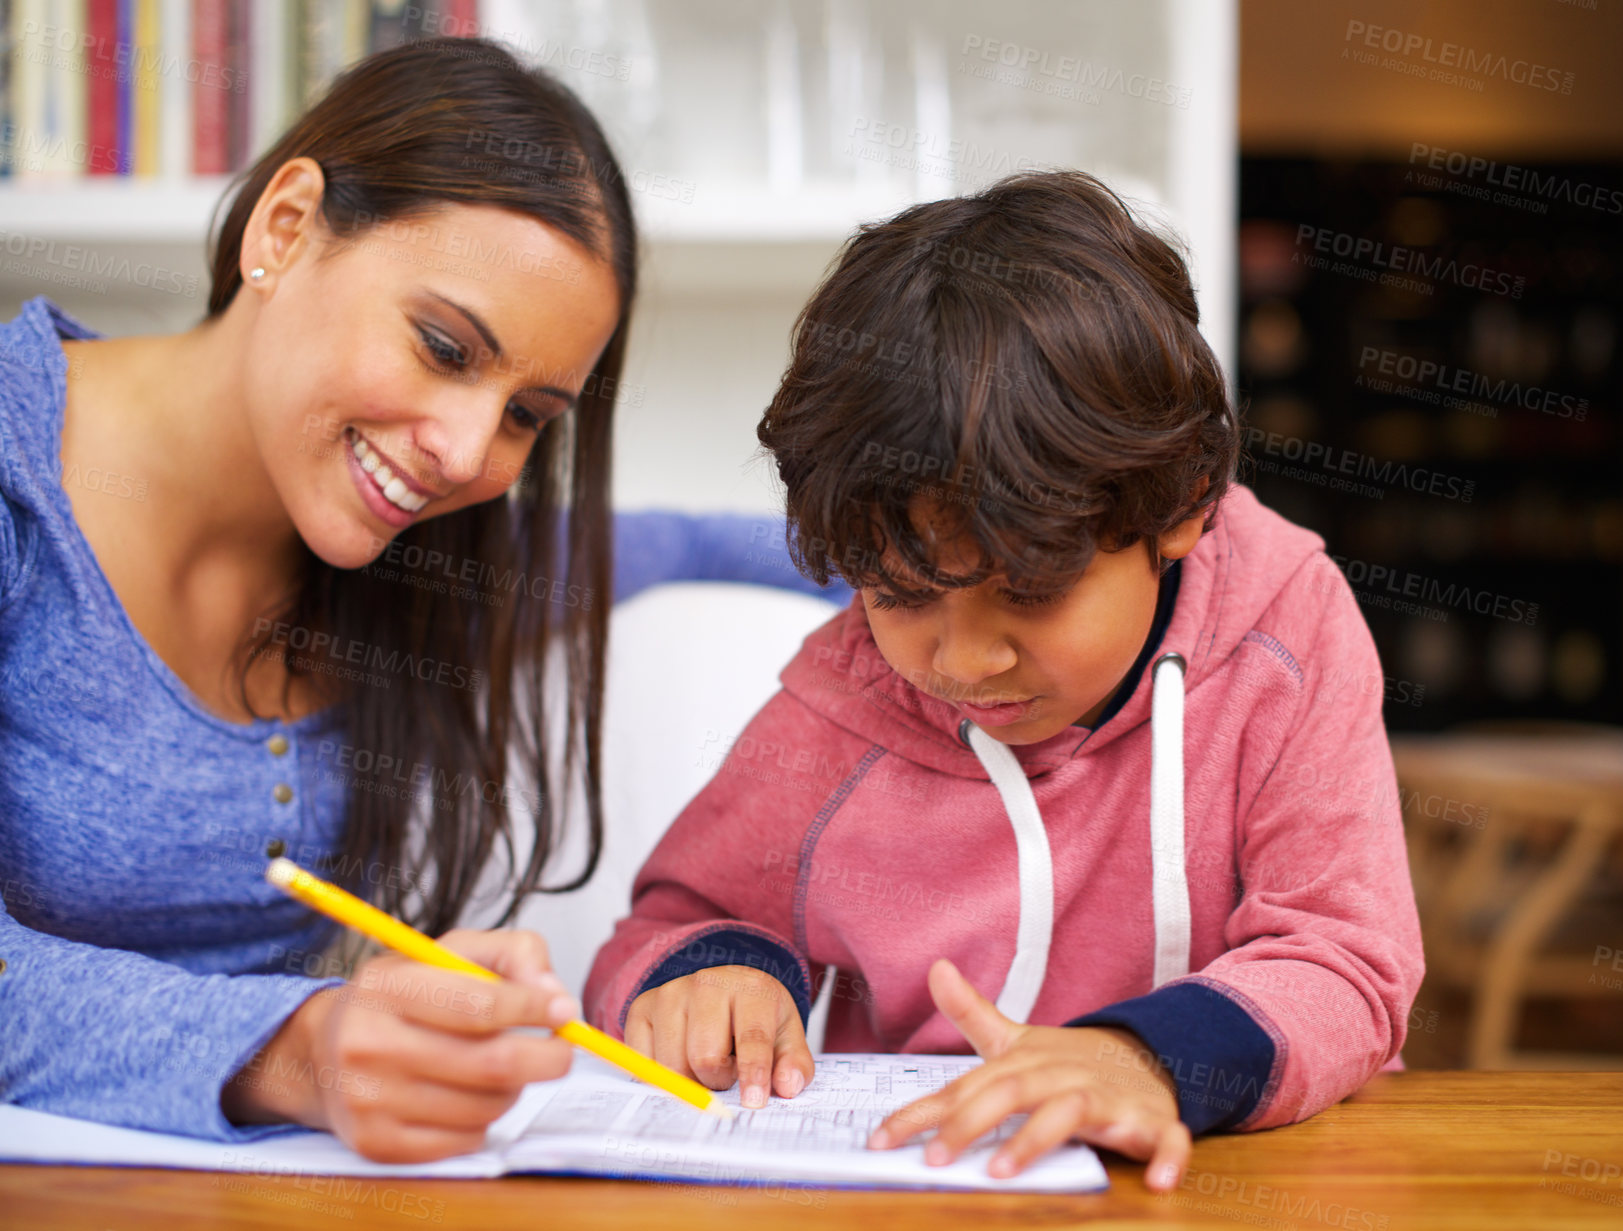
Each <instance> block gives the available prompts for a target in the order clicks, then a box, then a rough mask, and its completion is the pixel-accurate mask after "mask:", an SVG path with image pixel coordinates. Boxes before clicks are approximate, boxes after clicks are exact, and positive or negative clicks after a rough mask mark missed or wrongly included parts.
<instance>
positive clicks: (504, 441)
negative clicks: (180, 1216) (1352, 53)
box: [0, 40, 795, 1160]
mask: <svg viewBox="0 0 1623 1231" xmlns="http://www.w3.org/2000/svg"><path fill="white" fill-rule="evenodd" d="M635 252H636V249H635V235H634V230H633V222H632V214H631V208H630V204H629V200H628V196H627V192H626V187H625V183H624V180H623V178H622V176H621V174H620V169H619V167H618V166H617V165H616V163H615V160H614V157H613V155H612V154H611V152H610V150H609V148H608V145H607V143H606V142H605V140H604V138H603V135H602V133H601V131H600V130H599V128H598V126H597V124H596V123H595V122H594V121H593V119H592V118H591V116H590V115H589V114H588V113H587V112H586V111H585V109H584V108H583V107H582V106H581V105H580V103H579V102H578V101H577V100H576V99H575V98H574V97H573V96H572V95H571V94H570V93H569V92H568V91H567V90H565V89H563V88H562V87H561V86H559V85H557V84H556V83H554V82H552V81H550V80H549V79H548V78H546V77H545V76H543V75H541V74H538V73H530V72H527V71H525V70H524V69H523V68H522V67H521V66H520V65H519V64H518V63H517V62H516V61H515V60H514V59H513V58H512V57H511V56H510V55H508V54H507V53H506V52H505V51H503V50H502V49H501V48H499V47H497V46H495V45H493V44H490V43H486V42H482V41H478V40H467V41H459V40H431V41H427V42H421V43H417V44H413V45H408V46H405V47H402V48H398V49H396V50H393V51H389V52H385V53H382V54H380V55H377V56H374V57H372V58H370V59H368V60H366V61H364V62H362V63H360V64H359V65H357V66H356V67H354V68H353V69H351V70H350V71H349V72H347V73H346V74H344V75H343V76H342V77H341V78H340V79H339V80H338V81H337V82H336V84H335V85H334V86H333V88H332V90H331V92H330V93H329V94H328V95H327V96H326V97H325V98H324V99H323V100H322V101H321V102H319V103H318V104H316V105H315V106H314V108H313V109H312V110H311V111H310V112H309V113H308V114H307V115H305V116H304V117H303V118H302V119H301V120H299V121H298V122H297V123H296V124H295V125H294V126H293V127H292V129H291V130H290V131H289V132H288V133H287V134H286V135H285V136H284V137H283V138H282V140H281V141H280V142H279V143H278V144H277V145H276V146H275V147H274V148H273V149H271V150H270V151H269V152H268V153H267V154H265V156H264V157H263V158H261V159H260V160H259V162H258V163H257V164H256V165H255V166H254V167H253V168H252V169H251V170H250V171H249V172H247V173H246V175H245V177H244V178H243V180H242V182H241V184H240V187H239V188H238V190H237V192H236V194H235V196H234V198H233V199H232V200H231V203H230V205H229V208H228V209H227V211H226V213H225V217H224V220H223V222H222V223H221V225H220V227H219V231H218V237H217V242H216V244H215V247H214V251H213V268H212V289H211V293H210V295H209V302H208V313H207V316H206V318H205V319H204V320H203V321H202V322H201V323H200V324H199V325H197V326H196V327H195V328H193V329H190V330H188V331H186V332H184V333H180V334H176V335H173V336H161V337H132V338H123V339H104V338H99V337H96V336H95V335H93V334H92V333H91V332H90V331H89V330H87V329H85V328H84V327H83V326H81V325H79V324H78V323H77V322H75V321H73V320H72V319H70V318H69V317H67V316H66V315H65V314H63V313H62V312H61V311H60V310H59V309H57V308H56V307H55V306H54V305H52V304H51V303H49V302H48V301H47V300H45V299H43V298H38V299H35V300H32V301H30V302H29V303H28V304H27V305H26V306H25V307H24V309H23V311H22V313H21V315H20V316H18V317H17V318H16V319H15V320H14V321H12V322H10V323H9V324H6V325H4V326H0V494H3V497H4V499H3V501H0V683H3V694H0V695H3V701H0V767H3V768H0V896H3V898H4V905H5V909H4V910H3V911H0V1020H4V1021H5V1023H6V1027H5V1034H6V1044H5V1047H4V1048H0V1097H3V1098H4V1099H5V1100H7V1101H10V1102H14V1103H18V1104H22V1105H25V1106H30V1107H35V1108H39V1109H42V1110H47V1111H53V1112H60V1113H64V1114H70V1115H77V1116H83V1117H87V1118H91V1119H97V1120H104V1121H108V1122H112V1123H118V1124H126V1125H131V1126H135V1127H143V1128H153V1129H160V1130H166V1131H172V1132H184V1133H192V1134H198V1135H205V1136H212V1137H217V1138H222V1139H238V1140H241V1139H246V1138H250V1137H254V1136H257V1135H262V1134H264V1133H267V1132H274V1131H277V1130H276V1127H275V1126H276V1125H279V1124H280V1125H284V1126H286V1125H290V1124H303V1125H311V1126H318V1127H323V1128H329V1129H331V1130H332V1131H334V1132H335V1133H337V1134H338V1135H339V1136H340V1137H341V1138H342V1139H344V1140H345V1141H347V1142H348V1143H350V1144H351V1145H352V1146H354V1147H355V1148H356V1149H358V1150H360V1151H361V1152H362V1153H364V1154H366V1155H368V1156H370V1157H373V1158H377V1159H390V1160H412V1159H428V1158H433V1157H438V1156H442V1155H447V1154H452V1153H457V1152H462V1151H465V1150H468V1149H472V1148H477V1147H478V1146H479V1145H480V1144H481V1143H482V1140H483V1133H484V1129H485V1126H486V1125H487V1124H489V1123H490V1121H492V1120H493V1119H495V1118H496V1117H497V1116H498V1115H500V1114H501V1112H502V1111H503V1110H505V1109H506V1108H507V1107H508V1106H510V1105H511V1103H512V1102H513V1100H514V1099H515V1098H516V1097H517V1095H518V1093H519V1091H520V1089H521V1088H522V1087H523V1085H524V1083H526V1082H528V1081H533V1080H537V1079H542V1078H548V1077H553V1076H557V1075H558V1074H560V1073H562V1072H563V1071H564V1070H565V1069H566V1068H567V1066H568V1064H569V1049H568V1047H567V1045H565V1044H564V1043H562V1042H560V1041H557V1040H555V1039H552V1038H551V1037H548V1036H543V1035H538V1034H533V1033H520V1032H516V1031H514V1030H512V1029H511V1027H515V1026H547V1025H552V1024H555V1023H557V1022H559V1021H561V1020H562V1019H564V1018H565V1017H566V1016H569V1015H572V1014H574V1013H576V1012H578V1010H577V1008H576V1006H575V1005H574V1004H573V1002H572V1001H571V999H570V997H569V996H568V995H567V994H566V993H565V990H564V988H563V987H562V985H561V984H560V983H559V981H558V980H557V978H556V977H555V976H553V975H552V974H550V972H549V968H548V962H547V953H546V948H545V945H544V943H543V942H542V941H541V939H540V938H539V937H537V936H535V935H533V934H529V933H524V932H516V931H510V930H509V931H490V932H475V931H452V932H449V933H447V934H446V939H447V943H449V944H451V945H452V946H453V947H454V948H457V949H458V950H459V951H461V952H463V953H465V954H467V955H468V956H470V957H473V958H474V959H476V960H478V961H481V962H483V963H485V964H487V965H489V966H491V967H493V968H494V969H496V970H498V971H500V972H501V973H502V974H504V975H506V976H507V979H506V981H504V982H503V983H501V984H500V985H499V986H496V987H495V988H494V990H493V991H492V990H490V989H488V988H487V987H486V986H485V985H476V984H474V983H473V982H472V981H469V980H466V979H462V978H459V977H457V976H454V975H449V974H446V973H443V972H439V971H435V970H430V969H427V968H424V967H420V966H417V965H415V964H413V963H409V962H406V961H404V960H402V959H398V958H394V957H381V958H378V959H375V960H373V961H370V962H367V963H365V964H363V965H361V966H360V967H359V968H358V969H357V970H356V971H355V973H354V975H353V977H352V978H351V979H350V980H348V981H346V980H344V979H341V978H336V977H334V978H324V979H315V978H310V977H308V972H309V971H310V969H311V961H312V958H313V955H316V954H318V953H319V952H320V951H321V949H322V948H323V947H324V945H325V944H326V943H327V941H328V940H330V939H331V937H332V930H331V929H330V928H329V927H328V926H327V925H326V924H324V923H323V922H322V921H320V920H316V919H313V918H312V916H311V914H310V912H308V911H306V910H305V909H303V908H302V907H300V906H298V905H297V904H295V903H293V902H292V901H290V900H285V899H283V898H282V897H281V896H280V895H279V894H278V893H277V892H276V891H275V890H274V889H272V888H270V887H269V886H267V885H266V884H265V883H264V881H263V879H262V874H263V870H264V866H265V862H266V857H267V856H270V855H276V854H281V853H286V854H288V855H289V856H291V857H293V858H295V859H296V860H298V861H299V862H300V863H303V864H305V865H306V866H312V867H314V868H315V869H316V870H318V871H322V872H324V873H325V874H326V875H328V876H330V877H332V878H334V879H336V880H338V881H340V882H341V883H344V884H346V885H348V886H349V887H350V888H352V889H354V890H355V891H357V892H360V893H363V894H366V895H367V896H370V897H371V898H373V899H374V900H376V901H378V902H379V903H380V904H381V905H382V906H383V907H384V908H385V909H388V910H390V911H393V912H396V913H399V914H402V915H404V916H405V917H406V918H407V919H409V920H410V921H411V922H413V923H415V924H417V925H418V926H420V927H423V928H425V929H427V930H428V931H430V932H431V933H434V934H440V933H445V929H447V928H448V927H450V926H451V924H452V923H453V922H454V921H455V920H456V919H457V918H458V916H459V915H460V913H461V912H462V910H463V908H464V907H465V906H466V905H467V904H468V903H469V900H470V896H471V895H472V893H473V890H474V888H475V886H476V884H477V883H479V881H480V879H481V876H482V875H483V874H484V873H486V872H487V871H488V869H489V866H490V864H491V862H492V858H493V856H495V855H497V853H498V851H499V850H500V851H501V853H502V854H503V855H504V856H505V858H506V861H507V864H508V868H509V872H510V875H509V876H508V879H507V883H506V886H505V887H506V889H508V890H509V891H510V892H511V901H510V903H509V905H508V907H507V911H506V913H505V914H504V915H503V917H502V922H504V923H505V922H507V921H508V920H510V919H511V918H512V916H513V913H514V912H515V910H516V908H517V905H518V903H519V902H520V901H521V900H522V898H523V897H524V896H525V895H526V894H528V893H530V892H533V891H535V890H536V889H537V888H538V887H539V884H540V880H541V876H542V873H543V870H544V868H545V866H546V864H547V860H548V856H549V854H550V853H551V852H552V850H553V849H554V847H555V845H556V843H555V831H556V827H557V824H558V818H559V816H560V815H561V813H562V808H563V805H564V801H565V799H566V797H567V794H568V791H569V789H570V787H571V786H572V785H574V786H576V787H578V788H579V789H580V790H582V791H583V793H584V798H585V802H586V809H585V811H586V814H587V816H588V818H589V823H590V827H591V844H590V845H591V851H592V857H591V859H590V860H589V862H588V866H587V868H586V870H585V871H583V872H582V873H581V874H580V877H579V878H577V879H576V880H575V881H572V882H570V885H567V886H563V887H566V888H567V887H573V886H574V885H578V884H579V883H581V881H583V880H584V879H585V877H587V876H589V875H590V873H591V870H592V865H593V864H595V861H596V852H597V850H598V847H599V835H600V829H601V809H600V802H599V782H598V727H599V710H600V700H601V694H602V683H603V658H604V639H605V632H606V625H607V606H608V603H607V597H608V595H609V593H610V588H611V555H612V553H611V541H610V540H611V534H612V533H614V532H615V531H614V519H611V517H610V515H609V512H608V479H609V454H610V441H611V436H612V415H613V408H614V398H615V389H616V386H617V384H618V383H619V378H620V371H621V366H622V362H623V359H624V354H625V345H626V328H627V320H628V316H629V313H630V309H631V303H632V297H633V294H634V292H635V287H636V255H635ZM115 479H116V481H114V480H115ZM739 520H740V519H719V520H716V519H659V518H657V517H655V518H643V519H641V520H638V519H625V520H624V521H623V522H622V524H620V526H619V528H618V533H619V534H621V535H622V536H629V539H630V543H629V545H630V547H631V551H630V553H629V554H630V555H631V556H633V557H634V558H636V559H638V560H640V561H641V562H642V563H643V564H644V565H645V566H646V567H645V568H643V569H642V570H641V571H640V573H639V574H638V575H634V576H627V575H626V574H625V573H624V572H622V578H621V580H622V585H621V593H622V596H623V593H624V592H625V591H626V590H627V589H635V588H640V587H641V586H643V585H647V584H652V583H653V582H656V581H660V580H668V579H672V578H674V577H679V576H732V577H739V576H744V575H746V574H747V572H748V569H747V567H746V566H747V560H745V559H744V552H743V551H742V550H741V549H742V547H743V545H744V543H745V541H746V536H745V535H744V534H741V533H739V530H740V527H739V526H738V524H737V523H738V521H739ZM729 536H732V539H733V540H734V541H736V542H737V544H738V547H739V548H740V550H736V551H733V552H731V553H730V554H729V552H728V550H727V543H728V541H729ZM757 571H758V574H759V577H758V579H760V580H767V581H773V580H778V579H781V580H783V581H787V580H788V579H791V578H794V577H795V574H794V572H793V570H790V569H772V568H761V569H759V570H757ZM549 663H551V664H552V666H553V672H554V673H553V674H552V676H551V677H550V684H549V692H548V695H547V696H545V697H543V691H542V682H543V671H544V669H545V668H546V667H547V665H548V664H549ZM560 684H561V685H562V686H563V689H564V693H565V696H564V697H563V698H562V699H559V698H557V697H555V696H554V695H552V694H553V692H555V691H556V689H557V688H558V687H559V685H560ZM548 714H553V715H556V716H557V717H558V718H559V719H561V721H554V722H553V723H552V724H551V732H552V738H551V739H550V740H549V738H548V727H547V726H546V725H545V724H544V723H543V722H542V716H543V715H548ZM560 731H562V732H563V734H562V736H561V737H560V735H559V732H560ZM554 744H561V746H559V747H554V746H553V745H554ZM515 766H516V767H518V768H517V770H515V768H514V767H515ZM514 812H518V813H521V814H522V813H526V812H528V813H530V814H531V816H532V820H533V824H525V825H523V826H521V827H519V826H515V825H514V824H513V821H512V819H511V817H512V814H513V813H514ZM532 829H533V832H532ZM319 968H320V967H319V959H317V969H319Z"/></svg>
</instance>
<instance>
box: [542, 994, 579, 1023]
mask: <svg viewBox="0 0 1623 1231" xmlns="http://www.w3.org/2000/svg"><path fill="white" fill-rule="evenodd" d="M547 1016H548V1017H550V1018H552V1020H553V1021H557V1022H564V1021H569V1020H570V1019H571V1018H576V1017H579V1016H580V1006H579V1005H578V1004H576V1003H575V998H574V997H573V996H554V997H553V998H552V1000H551V1001H550V1002H549V1003H548V1005H547Z"/></svg>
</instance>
